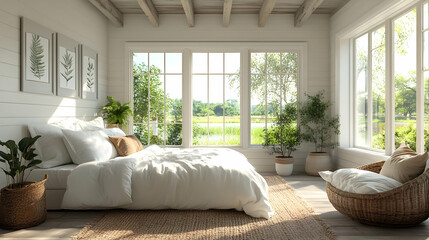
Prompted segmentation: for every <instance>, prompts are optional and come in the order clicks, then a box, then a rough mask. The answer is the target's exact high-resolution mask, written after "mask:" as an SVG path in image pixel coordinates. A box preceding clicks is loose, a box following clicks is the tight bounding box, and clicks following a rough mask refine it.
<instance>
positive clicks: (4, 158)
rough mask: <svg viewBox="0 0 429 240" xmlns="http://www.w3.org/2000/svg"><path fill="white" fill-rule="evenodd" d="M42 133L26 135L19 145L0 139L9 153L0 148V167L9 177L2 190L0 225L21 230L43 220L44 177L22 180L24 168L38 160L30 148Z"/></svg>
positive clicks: (0, 196) (44, 209)
mask: <svg viewBox="0 0 429 240" xmlns="http://www.w3.org/2000/svg"><path fill="white" fill-rule="evenodd" d="M40 137H41V136H36V137H34V138H31V137H25V138H23V139H22V140H21V141H19V143H18V145H17V144H16V143H15V141H13V140H9V141H7V142H2V141H0V146H4V147H6V148H7V149H9V153H5V152H3V151H0V161H1V162H3V163H5V164H6V167H5V168H3V167H2V168H1V169H2V170H3V172H4V173H5V174H6V175H7V176H8V182H9V185H8V186H6V187H4V188H2V189H1V194H0V224H1V226H2V228H7V229H20V228H26V227H31V226H35V225H38V224H40V223H42V222H44V221H45V220H46V216H47V213H46V193H45V182H46V180H47V177H48V176H47V175H45V179H43V180H42V181H40V182H35V183H33V182H25V178H24V175H25V170H27V169H28V168H31V167H33V166H36V165H37V164H39V163H41V161H40V160H37V159H34V158H35V157H36V156H37V154H36V153H34V151H35V149H34V148H33V147H32V146H33V145H34V143H35V142H36V141H37V139H39V138H40Z"/></svg>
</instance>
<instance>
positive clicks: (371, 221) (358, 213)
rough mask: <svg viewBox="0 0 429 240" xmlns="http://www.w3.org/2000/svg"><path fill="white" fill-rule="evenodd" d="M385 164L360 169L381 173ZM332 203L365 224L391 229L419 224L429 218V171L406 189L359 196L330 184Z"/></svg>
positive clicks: (399, 188)
mask: <svg viewBox="0 0 429 240" xmlns="http://www.w3.org/2000/svg"><path fill="white" fill-rule="evenodd" d="M383 164H384V161H383V162H377V163H374V164H370V165H366V166H363V167H360V168H359V169H362V170H367V171H371V172H375V173H379V172H380V170H381V167H382V166H383ZM326 192H327V194H328V198H329V201H330V202H331V203H332V205H333V206H334V207H335V209H337V210H338V211H339V212H340V213H342V214H344V215H347V216H349V217H350V218H352V219H354V220H357V221H359V222H361V223H364V224H368V225H376V226H385V227H386V226H387V227H407V226H413V225H417V224H419V223H421V222H423V221H425V220H426V219H428V217H429V169H428V170H426V171H425V172H424V173H422V174H421V175H420V176H418V177H417V178H415V179H413V180H411V181H408V182H406V183H404V184H403V185H402V186H400V187H398V188H395V189H392V190H390V191H387V192H382V193H378V194H356V193H348V192H343V191H341V190H338V189H337V188H335V187H334V186H332V185H331V184H330V183H328V182H327V183H326Z"/></svg>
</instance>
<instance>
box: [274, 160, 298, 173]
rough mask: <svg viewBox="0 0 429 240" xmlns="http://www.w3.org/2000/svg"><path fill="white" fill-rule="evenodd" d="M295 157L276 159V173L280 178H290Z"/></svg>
mask: <svg viewBox="0 0 429 240" xmlns="http://www.w3.org/2000/svg"><path fill="white" fill-rule="evenodd" d="M293 162H294V160H293V157H290V158H288V157H281V156H278V157H276V172H277V174H278V175H280V176H290V175H292V171H293Z"/></svg>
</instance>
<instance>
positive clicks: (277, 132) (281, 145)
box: [262, 103, 301, 176]
mask: <svg viewBox="0 0 429 240" xmlns="http://www.w3.org/2000/svg"><path fill="white" fill-rule="evenodd" d="M297 115H298V114H297V107H296V104H292V103H290V104H286V106H285V108H284V110H283V111H282V112H281V113H280V114H278V115H277V116H276V120H275V122H274V124H273V126H271V127H270V128H268V129H265V130H264V135H265V136H264V137H265V141H264V143H263V144H262V145H263V146H264V147H265V148H271V154H272V153H278V154H280V155H278V156H276V157H275V161H276V163H275V165H276V172H277V174H278V175H281V176H289V175H291V174H292V171H293V163H294V159H293V157H292V156H291V154H292V152H294V151H295V150H296V147H297V146H298V145H300V144H301V134H300V129H299V127H298V126H297Z"/></svg>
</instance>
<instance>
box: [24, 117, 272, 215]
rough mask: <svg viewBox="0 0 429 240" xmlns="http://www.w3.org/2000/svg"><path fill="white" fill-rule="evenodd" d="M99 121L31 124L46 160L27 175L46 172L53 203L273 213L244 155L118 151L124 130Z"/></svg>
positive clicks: (219, 151) (174, 150)
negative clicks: (70, 125) (114, 139)
mask: <svg viewBox="0 0 429 240" xmlns="http://www.w3.org/2000/svg"><path fill="white" fill-rule="evenodd" d="M93 121H95V120H93ZM96 123H97V125H99V127H96V129H95V130H88V129H89V128H88V127H87V125H88V123H87V122H84V125H86V127H85V128H86V129H85V128H84V127H80V128H79V129H78V130H76V129H73V130H69V129H66V128H64V127H63V128H62V129H59V127H53V126H51V125H43V126H29V130H30V133H31V134H32V135H36V134H38V135H42V138H41V139H40V140H41V141H40V142H39V143H37V142H36V145H35V146H36V151H39V152H40V158H41V159H44V161H43V162H42V164H40V165H41V168H37V169H34V170H32V171H31V172H30V174H29V177H28V180H29V181H39V180H40V179H42V178H43V176H44V175H45V174H48V181H47V182H46V193H47V208H48V209H73V210H81V209H113V208H122V209H130V210H138V209H199V210H206V209H236V210H238V211H244V212H245V213H246V214H248V215H250V216H252V217H257V218H260V217H261V218H266V219H269V218H270V217H271V216H272V215H273V214H274V210H273V209H272V207H271V205H270V203H269V199H268V185H267V183H266V181H265V179H264V178H263V177H262V176H261V175H259V174H258V173H257V172H256V171H255V169H254V167H253V166H252V165H251V164H250V163H249V162H248V160H247V158H246V157H245V156H244V155H242V154H241V153H239V152H237V151H234V150H231V149H227V148H189V149H179V148H161V147H159V146H156V145H152V146H149V147H146V148H144V149H143V150H142V151H139V152H136V153H134V154H131V155H129V156H126V157H117V155H118V154H117V153H116V150H115V147H114V146H113V145H112V143H111V142H110V141H109V137H111V136H120V137H121V136H125V133H123V132H122V131H121V130H119V129H104V128H101V127H102V121H99V123H98V122H97V121H96ZM100 125H101V126H100ZM137 141H138V140H137ZM53 145H56V147H54V146H53ZM140 145H141V144H140ZM46 159H48V160H46ZM71 162H74V163H75V164H70V163H71ZM76 164H77V165H76Z"/></svg>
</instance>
